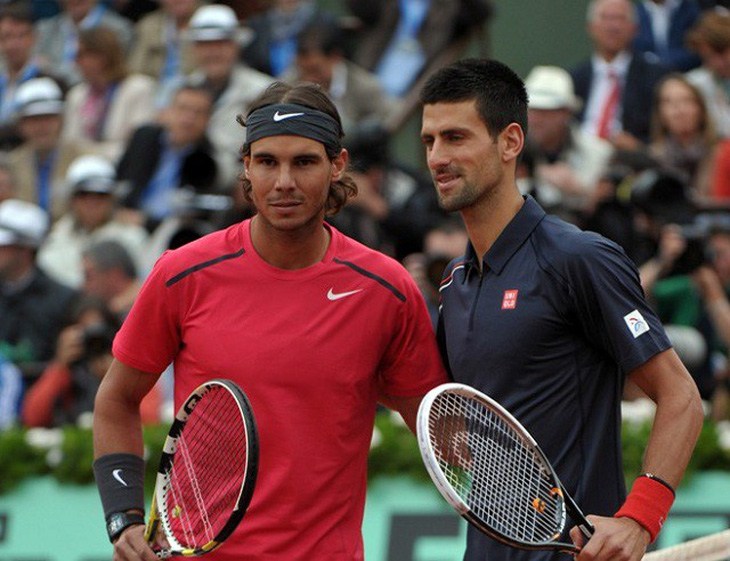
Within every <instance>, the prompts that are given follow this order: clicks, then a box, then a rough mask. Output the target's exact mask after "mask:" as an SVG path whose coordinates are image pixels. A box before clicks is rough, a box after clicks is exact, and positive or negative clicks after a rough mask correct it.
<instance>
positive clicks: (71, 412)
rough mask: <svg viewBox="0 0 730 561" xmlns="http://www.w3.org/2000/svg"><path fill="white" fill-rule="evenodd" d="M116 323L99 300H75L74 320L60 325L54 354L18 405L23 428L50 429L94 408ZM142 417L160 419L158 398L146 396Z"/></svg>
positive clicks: (147, 419) (146, 419) (77, 417)
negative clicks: (20, 410)
mask: <svg viewBox="0 0 730 561" xmlns="http://www.w3.org/2000/svg"><path fill="white" fill-rule="evenodd" d="M118 328H119V323H118V321H117V320H116V318H115V316H114V314H112V313H111V312H110V311H109V310H108V308H107V307H106V306H105V305H104V304H103V302H101V301H99V300H96V299H93V298H86V299H83V300H81V301H79V303H78V304H77V307H76V308H75V310H74V313H73V323H72V324H71V325H69V326H67V327H66V328H65V329H63V330H62V331H61V333H60V335H59V337H58V340H57V343H56V353H55V356H54V358H53V360H52V361H51V363H50V364H49V365H48V366H47V367H46V369H45V370H44V371H43V374H42V375H41V377H40V379H39V380H38V381H37V382H36V383H35V384H34V385H33V386H32V387H31V388H30V390H28V392H27V394H26V397H25V400H24V402H23V407H22V421H23V424H24V425H25V426H27V427H52V426H61V425H64V424H68V423H74V424H75V423H77V422H78V421H79V418H80V417H82V416H83V415H84V413H89V412H92V411H93V408H94V398H95V397H96V391H97V389H98V388H99V384H100V382H101V379H102V378H103V377H104V374H105V373H106V371H107V370H108V368H109V365H110V364H111V361H112V355H111V346H112V341H113V339H114V335H115V333H116V331H117V329H118ZM150 395H151V396H153V397H152V398H148V400H147V402H145V403H143V409H142V418H143V420H144V421H145V422H147V423H151V422H156V421H157V420H159V414H158V411H157V408H158V405H159V404H158V403H156V402H158V401H159V400H158V399H157V398H156V397H154V396H155V394H154V392H153V393H152V394H150Z"/></svg>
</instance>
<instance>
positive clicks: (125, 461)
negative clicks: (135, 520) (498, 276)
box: [94, 454, 144, 518]
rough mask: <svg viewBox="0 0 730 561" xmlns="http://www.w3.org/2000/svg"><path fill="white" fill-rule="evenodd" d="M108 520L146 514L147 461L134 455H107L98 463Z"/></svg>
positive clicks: (96, 465)
mask: <svg viewBox="0 0 730 561" xmlns="http://www.w3.org/2000/svg"><path fill="white" fill-rule="evenodd" d="M94 477H95V478H96V485H97V487H98V488H99V496H100V497H101V504H102V506H103V507H104V518H109V516H110V515H111V514H113V513H116V512H125V511H127V510H139V511H140V512H144V460H143V459H142V458H140V457H139V456H136V455H134V454H106V455H104V456H101V457H99V458H97V459H96V460H95V461H94Z"/></svg>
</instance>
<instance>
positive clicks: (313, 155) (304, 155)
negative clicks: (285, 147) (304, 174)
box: [251, 151, 323, 160]
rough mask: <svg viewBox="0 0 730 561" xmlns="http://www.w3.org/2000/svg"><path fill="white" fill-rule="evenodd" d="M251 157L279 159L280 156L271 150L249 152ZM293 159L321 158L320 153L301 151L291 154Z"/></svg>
mask: <svg viewBox="0 0 730 561" xmlns="http://www.w3.org/2000/svg"><path fill="white" fill-rule="evenodd" d="M251 157H252V158H271V159H273V160H278V159H280V156H277V155H276V154H272V153H271V152H255V151H254V152H252V153H251ZM292 158H293V159H295V160H302V159H316V158H319V159H321V158H323V156H322V154H318V153H317V152H302V153H300V154H295V155H294V156H292Z"/></svg>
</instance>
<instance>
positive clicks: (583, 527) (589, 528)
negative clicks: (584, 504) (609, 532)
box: [578, 520, 596, 539]
mask: <svg viewBox="0 0 730 561" xmlns="http://www.w3.org/2000/svg"><path fill="white" fill-rule="evenodd" d="M578 529H579V530H580V532H581V534H583V535H584V536H585V537H586V539H591V537H592V536H593V534H595V533H596V528H595V526H593V524H591V523H590V522H588V520H585V521H584V522H583V523H581V524H578Z"/></svg>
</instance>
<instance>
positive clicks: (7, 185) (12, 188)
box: [0, 154, 18, 203]
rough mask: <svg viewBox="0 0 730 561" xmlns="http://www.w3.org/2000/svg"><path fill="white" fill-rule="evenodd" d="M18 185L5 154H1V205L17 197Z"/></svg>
mask: <svg viewBox="0 0 730 561" xmlns="http://www.w3.org/2000/svg"><path fill="white" fill-rule="evenodd" d="M17 193H18V184H17V182H16V181H15V173H13V167H12V166H11V165H10V162H9V161H8V158H7V156H6V155H5V154H0V203H2V202H3V201H6V200H7V199H13V198H15V197H16V196H17Z"/></svg>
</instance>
